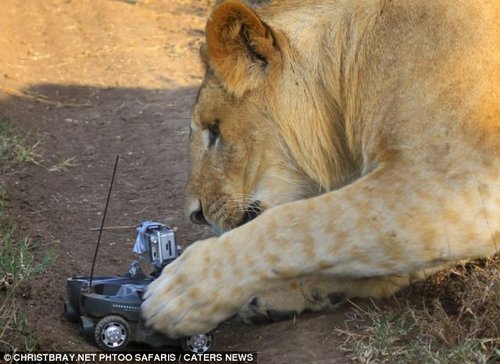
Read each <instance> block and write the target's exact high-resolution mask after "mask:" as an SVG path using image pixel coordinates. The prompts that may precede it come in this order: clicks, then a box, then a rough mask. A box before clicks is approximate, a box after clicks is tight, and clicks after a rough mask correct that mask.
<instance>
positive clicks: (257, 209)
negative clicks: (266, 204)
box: [238, 201, 263, 226]
mask: <svg viewBox="0 0 500 364" xmlns="http://www.w3.org/2000/svg"><path fill="white" fill-rule="evenodd" d="M262 212H263V209H262V205H261V203H260V201H255V202H252V203H251V204H250V205H248V207H247V208H246V210H245V213H244V214H243V218H242V219H241V220H240V222H239V223H238V226H241V225H244V224H246V223H247V222H250V221H252V220H253V219H255V218H256V217H257V216H259V215H260V214H261V213H262Z"/></svg>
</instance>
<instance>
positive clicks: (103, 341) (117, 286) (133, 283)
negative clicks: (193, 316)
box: [64, 221, 214, 353]
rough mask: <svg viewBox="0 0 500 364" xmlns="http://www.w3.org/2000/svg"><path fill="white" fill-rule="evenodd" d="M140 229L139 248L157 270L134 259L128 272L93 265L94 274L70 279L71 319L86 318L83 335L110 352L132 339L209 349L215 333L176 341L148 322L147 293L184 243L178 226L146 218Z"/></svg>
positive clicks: (67, 307) (67, 304) (66, 308)
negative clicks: (101, 271) (144, 311)
mask: <svg viewBox="0 0 500 364" xmlns="http://www.w3.org/2000/svg"><path fill="white" fill-rule="evenodd" d="M101 232H102V228H101ZM137 232H138V234H137V240H136V244H135V246H134V252H136V253H138V254H140V255H141V256H142V257H143V258H144V259H145V260H147V261H149V262H150V263H152V264H153V265H154V267H155V270H154V272H153V273H152V274H150V275H147V274H145V273H144V272H143V270H142V268H141V265H140V264H139V262H138V261H134V262H132V263H131V264H130V265H129V268H128V270H127V272H126V273H125V274H124V275H123V276H98V277H93V266H94V265H93V266H92V273H91V275H90V276H73V277H71V278H68V280H67V283H66V290H67V301H66V302H65V303H64V313H65V316H66V318H67V319H68V320H69V321H72V322H80V325H81V331H82V333H83V334H84V335H86V336H88V337H93V338H94V339H95V342H96V343H97V345H98V346H99V347H100V348H101V349H103V350H106V351H121V350H123V349H125V347H126V346H127V344H128V343H129V342H137V343H146V344H148V345H150V346H152V347H155V348H159V347H163V346H181V347H182V348H183V349H184V350H186V351H190V352H193V353H204V352H206V351H208V350H209V349H210V348H211V347H212V345H213V342H214V339H213V334H212V333H211V332H210V333H205V334H200V335H194V336H189V337H184V338H181V339H171V338H168V337H166V336H165V335H163V334H161V333H159V332H156V331H154V330H153V329H152V328H150V327H147V326H146V325H145V322H144V320H143V319H142V318H141V313H140V310H141V304H142V301H143V300H142V296H143V294H144V292H145V291H146V288H147V286H148V285H149V284H150V283H151V282H152V281H153V280H154V279H155V278H156V277H158V276H159V275H160V273H161V271H162V269H163V267H164V266H166V265H167V264H169V263H170V262H172V261H173V260H175V259H176V258H177V256H178V255H179V253H180V247H179V246H177V243H176V241H175V232H174V230H173V229H171V228H170V227H168V226H164V225H163V224H160V223H155V222H149V221H146V222H143V223H142V224H141V225H139V227H138V228H137ZM96 254H97V249H96ZM94 262H95V260H94Z"/></svg>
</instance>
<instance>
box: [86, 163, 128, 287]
mask: <svg viewBox="0 0 500 364" xmlns="http://www.w3.org/2000/svg"><path fill="white" fill-rule="evenodd" d="M119 159H120V155H119V154H117V155H116V160H115V168H114V169H113V176H112V177H111V183H110V184H109V190H108V198H107V199H106V206H105V207H104V213H103V214H102V222H101V228H100V229H99V237H98V238H97V245H96V247H95V253H94V260H93V261H92V269H91V271H90V279H89V287H88V289H89V290H90V289H91V287H92V277H93V276H94V267H95V261H96V259H97V252H98V251H99V244H100V243H101V235H102V230H103V229H104V221H105V220H106V213H107V212H108V205H109V198H110V197H111V190H112V189H113V182H114V181H115V174H116V167H118V160H119Z"/></svg>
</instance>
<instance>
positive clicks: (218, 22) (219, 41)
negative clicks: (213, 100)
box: [206, 0, 280, 96]
mask: <svg viewBox="0 0 500 364" xmlns="http://www.w3.org/2000/svg"><path fill="white" fill-rule="evenodd" d="M206 37H207V54H208V60H209V63H210V65H211V66H212V68H213V69H214V71H215V74H216V75H217V76H218V77H219V78H220V79H221V81H222V82H223V83H224V85H225V86H226V87H227V89H228V90H229V91H230V92H232V93H234V94H235V95H237V96H241V95H243V93H244V92H245V91H247V90H250V89H253V88H256V87H258V86H259V85H261V84H262V83H263V82H264V81H265V80H266V77H267V74H268V73H269V72H270V68H272V67H274V66H276V65H277V64H278V63H279V60H280V51H279V49H278V48H277V45H276V40H275V36H274V34H273V31H272V29H271V28H270V27H268V26H267V25H266V24H264V22H263V21H262V20H261V19H260V18H259V16H258V15H257V14H256V13H255V11H254V10H253V9H251V8H250V7H248V6H247V5H246V4H244V3H242V2H240V1H234V0H229V1H226V2H223V3H222V4H221V5H220V6H219V7H218V8H217V9H216V10H215V11H214V13H213V14H212V16H211V17H210V19H209V20H208V22H207V29H206Z"/></svg>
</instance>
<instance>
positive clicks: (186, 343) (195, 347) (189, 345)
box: [181, 332, 214, 353]
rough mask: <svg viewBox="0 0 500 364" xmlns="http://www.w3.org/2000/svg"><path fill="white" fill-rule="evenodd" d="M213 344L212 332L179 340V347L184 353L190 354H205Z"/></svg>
mask: <svg viewBox="0 0 500 364" xmlns="http://www.w3.org/2000/svg"><path fill="white" fill-rule="evenodd" d="M213 344H214V335H213V333H212V332H208V333H206V334H200V335H193V336H187V337H184V338H182V339H181V347H182V349H183V350H184V351H190V352H192V353H205V352H207V351H209V350H210V349H211V348H212V346H213Z"/></svg>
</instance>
